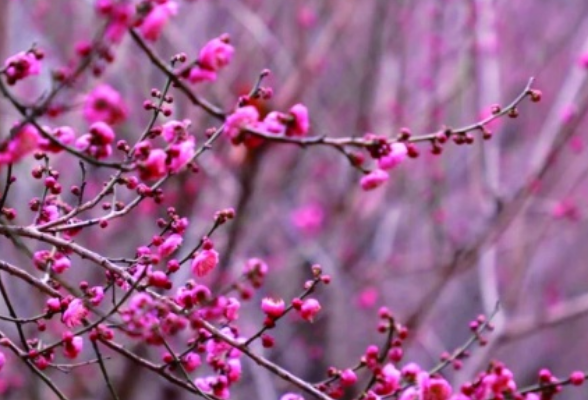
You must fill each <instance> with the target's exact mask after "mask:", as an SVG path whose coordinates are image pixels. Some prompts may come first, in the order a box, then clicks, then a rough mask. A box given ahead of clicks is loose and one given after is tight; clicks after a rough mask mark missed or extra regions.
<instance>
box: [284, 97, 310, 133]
mask: <svg viewBox="0 0 588 400" xmlns="http://www.w3.org/2000/svg"><path fill="white" fill-rule="evenodd" d="M290 115H291V116H292V118H293V121H292V122H291V123H290V124H289V125H288V130H287V131H286V136H306V134H307V133H308V129H309V128H310V121H309V119H308V109H307V108H306V106H304V105H303V104H296V105H294V106H292V108H290Z"/></svg>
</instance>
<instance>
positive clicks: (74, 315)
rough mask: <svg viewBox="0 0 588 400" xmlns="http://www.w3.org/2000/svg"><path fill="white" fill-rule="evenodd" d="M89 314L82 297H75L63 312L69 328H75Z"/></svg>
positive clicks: (64, 321)
mask: <svg viewBox="0 0 588 400" xmlns="http://www.w3.org/2000/svg"><path fill="white" fill-rule="evenodd" d="M87 316H88V310H87V309H86V307H85V306H84V302H83V301H82V300H81V299H78V298H76V299H73V300H72V301H71V302H70V303H69V305H68V306H67V309H66V310H65V311H64V312H63V317H62V321H63V323H64V324H65V326H67V327H68V328H73V327H74V326H78V325H80V324H81V323H82V320H83V319H84V318H86V317H87Z"/></svg>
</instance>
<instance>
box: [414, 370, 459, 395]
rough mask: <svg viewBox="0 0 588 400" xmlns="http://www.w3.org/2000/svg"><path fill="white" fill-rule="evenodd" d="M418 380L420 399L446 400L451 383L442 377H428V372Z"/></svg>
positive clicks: (449, 392) (449, 393)
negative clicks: (420, 392)
mask: <svg viewBox="0 0 588 400" xmlns="http://www.w3.org/2000/svg"><path fill="white" fill-rule="evenodd" d="M426 375H427V376H424V377H423V379H422V381H421V382H420V387H421V391H422V400H448V399H449V397H451V391H452V390H451V385H449V383H448V382H447V381H446V380H445V379H443V378H429V377H428V374H426Z"/></svg>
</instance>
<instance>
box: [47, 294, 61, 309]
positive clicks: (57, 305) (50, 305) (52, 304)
mask: <svg viewBox="0 0 588 400" xmlns="http://www.w3.org/2000/svg"><path fill="white" fill-rule="evenodd" d="M45 305H46V307H47V310H48V311H51V312H54V313H55V312H59V311H61V300H59V299H58V298H57V297H51V298H50V299H48V300H47V301H46V302H45Z"/></svg>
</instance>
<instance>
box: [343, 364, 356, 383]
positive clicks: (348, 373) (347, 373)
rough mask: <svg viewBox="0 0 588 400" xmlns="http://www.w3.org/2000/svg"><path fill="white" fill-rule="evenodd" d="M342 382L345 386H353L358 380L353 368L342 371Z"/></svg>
mask: <svg viewBox="0 0 588 400" xmlns="http://www.w3.org/2000/svg"><path fill="white" fill-rule="evenodd" d="M340 379H341V384H342V385H343V386H347V387H348V386H352V385H354V384H355V382H357V374H356V373H355V372H354V371H353V370H352V369H349V368H348V369H346V370H343V371H341V378H340Z"/></svg>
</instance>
